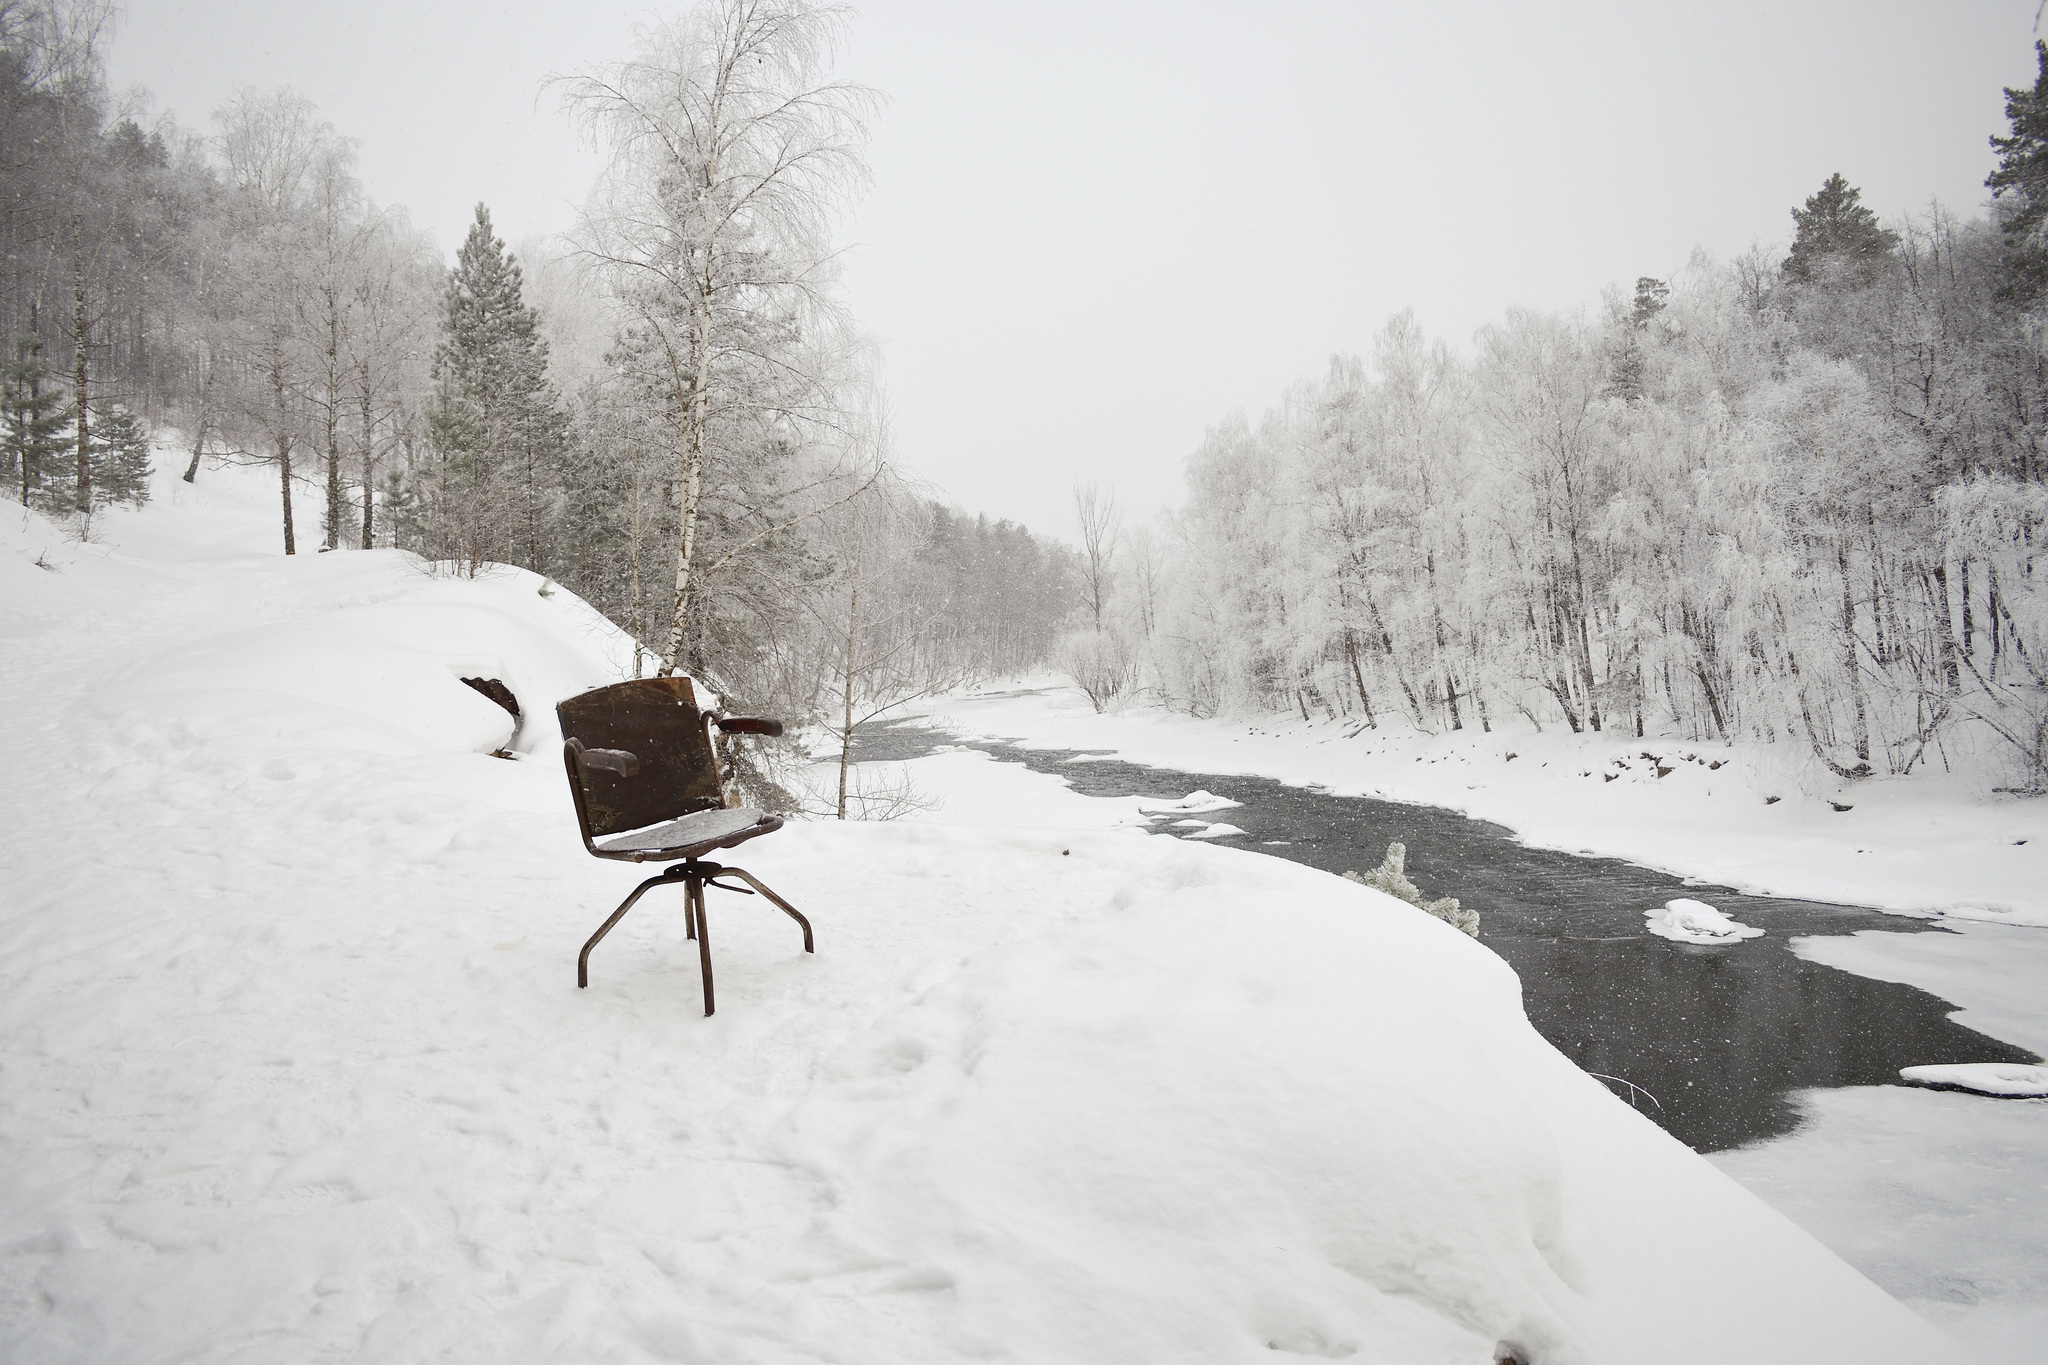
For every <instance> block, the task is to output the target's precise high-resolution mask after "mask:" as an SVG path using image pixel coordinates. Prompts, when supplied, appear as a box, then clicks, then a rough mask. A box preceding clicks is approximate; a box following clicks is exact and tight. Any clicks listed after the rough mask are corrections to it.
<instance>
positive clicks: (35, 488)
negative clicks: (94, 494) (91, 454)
mask: <svg viewBox="0 0 2048 1365" xmlns="http://www.w3.org/2000/svg"><path fill="white" fill-rule="evenodd" d="M49 378H50V367H49V366H48V365H46V364H44V363H43V356H42V344H41V343H40V342H39V341H38V340H37V339H36V336H35V333H34V332H33V331H31V330H29V329H28V328H26V327H25V328H23V329H22V332H21V334H20V336H18V337H17V338H16V339H15V342H14V361H13V363H12V364H11V365H9V366H8V367H7V371H6V374H5V377H4V394H5V397H4V402H5V405H6V406H5V411H4V413H0V459H5V461H6V474H7V482H8V486H9V488H10V489H12V490H15V491H17V492H18V493H19V495H20V497H21V501H22V503H23V504H24V505H26V506H37V505H40V504H44V503H46V502H47V501H48V494H46V493H45V492H44V490H43V480H44V478H45V476H53V475H58V474H61V473H62V472H63V466H62V465H61V464H60V463H59V462H60V461H61V460H62V458H63V457H64V456H65V455H67V454H68V453H70V450H71V442H70V441H69V440H68V439H66V434H67V433H68V432H69V430H70V428H71V425H72V417H71V413H70V410H69V409H67V408H64V407H61V406H60V404H61V401H62V397H63V395H62V392H61V391H60V390H58V389H54V388H46V387H45V381H46V380H48V379H49Z"/></svg>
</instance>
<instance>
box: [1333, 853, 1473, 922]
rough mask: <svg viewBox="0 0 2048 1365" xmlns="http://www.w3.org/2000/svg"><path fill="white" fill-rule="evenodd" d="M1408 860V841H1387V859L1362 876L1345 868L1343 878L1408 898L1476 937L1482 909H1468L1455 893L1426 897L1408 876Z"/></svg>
mask: <svg viewBox="0 0 2048 1365" xmlns="http://www.w3.org/2000/svg"><path fill="white" fill-rule="evenodd" d="M1407 861H1408V846H1407V845H1406V844H1400V843H1394V844H1388V845H1387V859H1386V861H1385V862H1383V863H1381V864H1380V865H1379V866H1378V867H1376V868H1374V869H1373V870H1372V871H1370V872H1368V873H1366V874H1365V875H1364V876H1362V877H1361V876H1360V875H1358V873H1356V872H1346V873H1345V874H1344V880H1346V881H1348V882H1357V883H1358V884H1359V885H1360V886H1369V887H1371V888H1372V889H1373V890H1375V891H1384V892H1386V893H1387V894H1388V895H1389V896H1392V897H1393V898H1394V899H1395V900H1403V901H1407V902H1408V903H1409V904H1410V905H1412V906H1415V907H1416V908H1418V909H1420V910H1421V911H1422V912H1423V913H1424V914H1429V915H1435V916H1436V917H1437V918H1438V919H1440V920H1442V921H1443V922H1444V923H1446V924H1448V925H1450V926H1451V927H1452V928H1453V929H1458V930H1461V931H1463V932H1464V933H1467V934H1470V935H1471V936H1472V937H1473V938H1478V937H1479V912H1478V911H1477V910H1467V909H1465V908H1464V907H1463V906H1461V905H1459V904H1458V898H1457V897H1456V896H1444V897H1442V898H1441V899H1438V900H1433V901H1426V900H1424V899H1423V898H1422V892H1421V891H1420V890H1419V889H1417V887H1416V885H1415V883H1414V882H1411V881H1409V880H1408V874H1407V872H1406V870H1405V868H1406V864H1407Z"/></svg>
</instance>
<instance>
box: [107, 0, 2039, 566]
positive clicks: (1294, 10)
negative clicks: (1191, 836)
mask: <svg viewBox="0 0 2048 1365" xmlns="http://www.w3.org/2000/svg"><path fill="white" fill-rule="evenodd" d="M2036 8H2037V0H1946V2H1945V3H1934V2H1928V3H1920V2H1918V0H1899V2H1897V3H1886V2H1885V0H1864V2H1863V3H1799V2H1798V0H1791V3H1784V2H1782V0H1781V2H1780V3H1754V4H1752V3H1726V2H1724V3H1718V4H1714V5H1698V6H1687V5H1649V4H1644V3H1640V0H1638V3H1632V4H1571V5H1565V4H1553V5H1547V6H1546V5H1532V4H1528V3H1520V4H1496V3H1490V2H1489V3H1467V4H1462V5H1442V4H1434V3H1431V4H1423V3H1411V4H1390V3H1384V4H1383V3H1366V2H1364V0H1360V2H1358V3H1350V4H1342V3H1321V4H1311V3H1292V4H1289V3H1270V2H1269V3H1264V4H1248V3H1220V2H1218V3H1200V2H1184V3H1174V4H1153V3H1109V2H1107V0H1099V2H1098V3H1094V4H1082V3H1068V2H1067V0H1033V2H1032V3H1014V4H994V3H967V2H966V0H955V2H954V3H942V2H941V0H872V2H871V3H868V4H865V5H863V6H862V7H861V13H860V15H859V17H858V18H857V19H856V20H855V22H854V25H853V28H852V33H851V40H850V42H849V45H848V47H847V49H846V51H845V53H844V54H843V57H842V60H841V62H840V65H839V73H840V74H841V75H843V76H846V77H848V78H851V79H855V80H859V81H863V82H865V83H867V84H869V85H872V86H874V87H876V88H878V89H880V90H881V91H883V92H884V93H885V94H886V95H887V96H888V98H889V101H890V103H889V106H888V108H887V110H886V112H885V113H884V114H883V116H882V117H881V119H880V120H879V121H878V123H877V125H876V127H875V138H874V144H873V148H872V154H871V161H872V164H873V168H874V176H875V180H874V186H873V189H872V190H871V192H870V193H869V195H868V196H867V198H866V200H865V201H864V202H863V203H862V204H861V205H860V206H859V208H858V209H857V211H855V212H854V213H853V214H851V215H850V216H849V217H848V219H847V222H846V226H845V234H844V235H845V238H846V240H847V241H848V242H849V243H851V244H853V249H852V253H851V256H850V262H851V264H850V269H849V272H848V280H847V283H848V288H849V290H850V293H851V298H852V303H853V306H854V309H855V311H856V313H857V314H858V315H859V317H860V319H861V320H862V322H863V324H864V325H865V326H866V327H867V329H868V330H869V331H870V332H872V333H873V334H874V335H875V336H876V337H878V338H879V340H880V341H881V343H882V346H883V349H884V354H885V356H886V358H887V373H888V380H889V389H890V394H891V401H892V406H893V431H894V437H895V447H896V451H897V456H898V460H899V462H900V463H902V464H904V465H906V466H908V467H909V468H910V469H912V470H913V471H914V472H916V473H918V474H920V475H922V476H923V477H924V478H926V479H928V480H930V481H931V482H933V483H935V484H937V485H939V487H940V488H941V489H943V491H944V492H945V494H946V495H947V496H949V497H950V498H951V499H952V500H954V501H957V502H959V503H960V504H962V505H964V506H966V507H968V508H969V509H971V510H974V511H986V512H988V513H990V514H991V515H996V516H1009V517H1012V518H1016V519H1020V520H1023V521H1025V522H1026V523H1027V524H1029V525H1031V526H1032V527H1033V528H1034V529H1037V530H1043V531H1050V532H1054V533H1057V534H1061V535H1065V536H1069V537H1071V535H1072V527H1071V522H1072V513H1071V510H1070V490H1071V487H1072V485H1073V484H1074V482H1075V481H1076V480H1078V479H1094V480H1099V481H1100V482H1102V483H1103V484H1104V485H1106V486H1109V487H1111V488H1113V489H1114V490H1115V491H1116V493H1117V494H1118V496H1119V498H1120V499H1121V500H1122V502H1123V504H1124V505H1125V507H1126V508H1127V509H1128V510H1129V511H1131V512H1132V513H1133V514H1135V515H1138V516H1146V515H1150V514H1151V513H1152V512H1153V511H1154V510H1156V509H1157V508H1159V507H1160V506H1163V505H1170V504H1173V503H1176V502H1178V501H1179V497H1180V471H1181V467H1182V463H1183V461H1184V460H1185V459H1186V457H1187V455H1188V454H1189V453H1190V452H1191V451H1192V450H1193V448H1194V447H1195V445H1196V444H1197V443H1198V442H1199V441H1200V439H1201V436H1202V431H1203V429H1204V427H1206V426H1207V425H1208V424H1210V423H1212V422H1214V421H1216V420H1217V419H1219V418H1220V417H1222V416H1224V415H1225V414H1227V413H1229V412H1230V411H1232V410H1233V409H1237V408H1244V409H1248V410H1250V411H1252V412H1253V413H1254V414H1256V413H1257V411H1258V410H1260V409H1261V408H1263V407H1264V406H1266V405H1267V404H1268V403H1270V402H1271V401H1272V400H1273V399H1274V398H1275V397H1276V396H1277V395H1278V393H1279V391H1280V390H1281V389H1282V388H1283V387H1285V386H1286V385H1287V384H1288V383H1290V382H1291V381H1293V380H1294V379H1296V378H1299V377H1301V376H1303V375H1306V374H1310V373H1313V372H1316V371H1319V370H1320V369H1321V368H1322V367H1323V364H1324V361H1325V359H1326V357H1327V356H1328V355H1329V354H1330V353H1331V352H1332V351H1338V350H1364V349H1366V348H1367V347H1368V346H1369V345H1370V342H1371V338H1372V336H1373V333H1374V332H1376V331H1377V330H1378V329H1379V327H1380V326H1381V325H1382V323H1383V322H1384V321H1385V320H1386V318H1387V317H1388V316H1389V315H1390V314H1392V313H1394V312H1395V311H1397V310H1399V309H1401V308H1404V307H1412V308H1413V309H1414V310H1415V312H1416V314H1417V316H1418V317H1419V319H1420V320H1421V322H1422V324H1423V326H1424V327H1425V328H1427V329H1428V330H1429V331H1430V332H1431V333H1432V334H1435V335H1441V336H1445V337H1448V338H1449V339H1451V340H1452V341H1453V342H1454V343H1456V344H1459V345H1461V346H1463V345H1466V344H1468V343H1469V339H1470V337H1471V335H1472V333H1473V331H1474V330H1475V329H1476V328H1478V327H1479V326H1480V325H1481V324H1483V323H1485V322H1487V321H1488V320H1489V319H1492V318H1496V317H1498V316H1499V315H1500V314H1501V312H1502V311H1503V310H1504V309H1505V308H1507V307H1508V306H1510V305H1513V304H1525V305H1532V306H1536V307H1540V308H1546V309H1569V308H1581V307H1583V308H1588V309H1591V308H1595V307H1597V306H1598V304H1599V300H1600V296H1601V291H1602V290H1603V289H1604V288H1606V287H1608V286H1610V285H1621V286H1630V285H1632V284H1633V282H1634V280H1635V278H1636V277H1637V276H1638V275H1645V274H1648V275H1660V276H1662V275H1669V274H1671V273H1672V272H1674V271H1676V270H1677V269H1679V268H1680V267H1681V266H1683V265H1684V264H1685V262H1686V259H1687V258H1688V257H1689V256H1690V254H1691V253H1692V251H1693V249H1694V248H1695V247H1701V248H1704V249H1705V250H1707V251H1708V252H1710V253H1713V254H1715V255H1717V256H1727V255H1730V254H1733V253H1735V252H1738V251H1740V250H1742V249H1744V248H1745V247H1747V246H1748V245H1749V244H1750V243H1751V242H1753V241H1766V242H1768V241H1783V240H1786V239H1788V238H1789V236H1790V232H1791V219H1790V217H1789V215H1788V210H1789V209H1790V208H1791V207H1792V206H1793V205H1795V204H1798V203H1800V202H1801V201H1803V200H1804V199H1805V197H1806V196H1807V195H1809V194H1811V193H1812V192H1813V191H1814V190H1815V189H1817V188H1818V187H1819V185H1820V183H1821V181H1822V180H1824V179H1826V178H1827V176H1828V175H1829V174H1830V173H1831V172H1834V171H1840V172H1842V174H1844V175H1845V176H1847V177H1848V178H1849V180H1850V182H1851V183H1852V184H1855V185H1857V186H1859V187H1861V189H1862V191H1863V197H1864V202H1865V203H1867V204H1869V205H1870V206H1871V207H1873V208H1875V209H1876V210H1878V212H1879V213H1881V214H1884V215H1887V216H1890V215H1895V214H1900V213H1905V212H1909V211H1916V210H1920V209H1924V207H1925V206H1926V205H1927V203H1928V202H1929V201H1930V200H1932V199H1939V200H1941V201H1942V202H1943V203H1944V204H1946V205H1948V206H1950V207H1951V208H1956V209H1962V210H1969V211H1974V210H1975V209H1976V208H1977V207H1978V206H1979V205H1980V204H1981V203H1982V201H1983V199H1984V191H1983V188H1982V186H1983V180H1984V177H1985V175H1986V174H1987V173H1988V172H1989V171H1990V169H1991V166H1992V155H1991V152H1990V150H1989V147H1988V145H1987V143H1986V138H1987V137H1988V136H1989V135H1990V134H1991V133H1993V132H2003V131H2004V130H2005V123H2004V105H2003V97H2002V95H2001V93H2000V87H2002V86H2005V85H2031V84H2032V81H2033V76H2034V70H2035V65H2034V55H2033V50H2032V46H2031V44H2032V41H2033V37H2034V23H2035V13H2036ZM656 12H665V11H659V10H657V9H656V8H655V7H650V6H648V5H646V4H609V3H592V2H591V0H578V2H577V3H569V4H564V3H560V2H559V0H556V3H548V4H541V3H534V2H533V0H496V2H495V3H488V4H486V3H476V2H475V0H428V2H426V3H422V0H407V2H405V3H400V2H398V0H352V3H350V4H347V5H317V6H316V5H298V4H280V3H277V0H126V4H125V15H124V18H123V20H122V23H121V25H120V27H119V29H118V30H117V32H116V34H115V38H114V42H113V44H112V47H111V49H110V62H109V65H110V68H111V74H112V76H113V79H114V82H115V84H116V85H117V86H121V85H125V84H128V83H131V82H132V83H135V84H138V85H141V86H143V87H146V88H147V89H148V90H149V92H150V93H151V94H152V95H153V96H154V97H155V100H156V102H157V105H158V106H159V107H160V108H167V109H169V110H171V111H172V112H174V113H175V114H176V116H177V118H178V119H179V121H180V122H181V123H183V124H185V125H186V126H187V127H193V128H201V129H204V128H206V127H207V126H208V125H207V116H208V114H209V113H210V111H211V110H212V109H213V108H214V107H216V106H217V105H219V104H220V103H221V102H222V101H223V100H224V99H226V98H227V97H228V95H230V94H231V93H232V92H233V90H234V89H235V88H236V87H238V86H241V85H245V84H253V85H258V86H277V85H289V86H291V87H293V88H295V89H297V90H298V91H299V92H301V93H302V94H304V95H306V96H307V97H308V98H310V99H311V100H313V101H314V102H315V103H316V104H317V105H319V107H320V110H321V112H322V113H323V115H325V116H326V117H327V118H328V119H329V120H330V121H332V122H333V123H334V124H335V126H336V127H337V128H339V129H340V130H341V131H342V132H343V133H345V134H347V135H349V136H352V137H355V138H358V139H360V140H361V144H362V146H361V166H362V173H363V178H364V180H365V182H366V184H367V185H368V187H369V190H370V192H371V194H372V195H373V196H374V197H375V198H377V199H378V200H379V201H381V202H384V203H391V204H404V205H406V206H407V207H408V208H409V209H410V210H411V213H412V217H413V219H414V221H415V222H417V223H420V224H421V225H423V226H425V227H427V228H429V229H430V230H432V231H433V233H434V234H435V236H436V237H437V238H438V240H439V241H440V244H441V246H442V247H443V249H444V251H446V252H447V253H448V254H449V255H450V257H451V259H452V256H453V253H454V249H455V247H456V246H457V245H459V243H460V242H461V239H462V235H463V233H464V231H465V230H466V227H467V223H468V221H469V217H470V214H471V210H472V207H473V205H474V204H475V203H476V202H477V201H478V200H483V201H485V202H487V203H488V204H489V205H490V206H491V210H492V214H493V217H494V219H495V222H496V225H497V228H498V231H499V234H500V235H501V236H503V237H505V238H506V239H507V240H512V241H516V240H519V239H522V238H525V237H528V236H530V235H533V234H538V233H546V232H556V231H563V230H566V229H568V228H569V227H570V226H572V224H573V222H574V220H575V213H576V208H577V205H578V204H579V203H580V202H581V200H582V198H583V195H584V192H585V190H586V189H587V187H588V186H589V184H590V181H591V179H592V177H593V175H594V174H595V170H596V164H595V160H594V158H593V155H592V153H591V152H590V151H589V150H588V149H587V148H586V147H584V146H582V145H581V144H580V142H579V139H578V137H577V135H576V131H575V129H574V128H573V127H572V126H571V124H570V123H569V121H568V120H567V119H566V118H565V117H564V116H563V115H562V114H561V113H560V112H559V109H558V107H557V105H556V102H555V100H554V99H553V98H552V96H550V95H547V94H545V93H543V91H542V88H541V87H542V82H543V81H544V79H545V78H546V77H547V76H548V75H550V74H551V73H563V74H574V73H579V72H582V71H585V70H589V69H591V68H593V67H596V66H599V65H602V64H604V63H606V62H609V61H613V60H616V59H618V58H619V57H621V56H622V55H624V54H625V53H626V52H627V51H628V49H629V47H630V44H631V41H632V33H633V28H634V25H635V24H636V23H638V22H642V21H644V20H645V19H646V18H647V16H649V15H650V14H652V13H656Z"/></svg>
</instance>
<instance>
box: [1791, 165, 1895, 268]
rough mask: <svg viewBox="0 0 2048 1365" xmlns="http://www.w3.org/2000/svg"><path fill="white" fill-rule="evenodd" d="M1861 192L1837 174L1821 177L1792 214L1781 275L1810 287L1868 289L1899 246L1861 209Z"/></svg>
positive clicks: (1889, 234)
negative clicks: (1833, 283)
mask: <svg viewBox="0 0 2048 1365" xmlns="http://www.w3.org/2000/svg"><path fill="white" fill-rule="evenodd" d="M1862 198H1863V192H1862V191H1861V190H1858V189H1857V188H1856V187H1855V186H1854V185H1851V184H1850V183H1849V182H1848V181H1846V180H1844V179H1843V178H1842V176H1841V173H1840V172H1839V171H1838V172H1836V173H1835V174H1834V175H1831V176H1829V177H1828V178H1827V181H1826V183H1824V184H1823V185H1822V186H1821V187H1820V190H1819V192H1818V193H1816V194H1814V195H1811V196H1810V197H1809V198H1808V199H1807V201H1806V207H1805V208H1804V209H1794V210H1792V222H1793V223H1794V224H1795V225H1796V226H1797V228H1798V233H1797V235H1796V236H1795V237H1794V238H1793V241H1792V254H1791V255H1789V256H1787V257H1786V258H1785V274H1786V275H1788V276H1789V277H1791V278H1792V279H1795V280H1800V281H1803V282H1806V283H1811V282H1813V281H1814V280H1815V279H1825V278H1830V277H1842V278H1847V279H1848V280H1850V281H1851V282H1853V283H1857V284H1868V283H1869V282H1870V281H1871V280H1873V279H1875V278H1876V276H1877V272H1878V271H1879V269H1881V268H1882V267H1883V265H1884V263H1885V261H1887V260H1888V259H1890V257H1891V254H1892V250H1893V248H1895V247H1897V246H1898V244H1899V238H1898V234H1897V233H1893V232H1887V231H1886V230H1885V229H1884V228H1882V227H1880V226H1879V225H1878V221H1877V215H1876V214H1875V213H1872V212H1871V211H1870V210H1869V209H1867V208H1865V207H1863V204H1862V202H1861V201H1862Z"/></svg>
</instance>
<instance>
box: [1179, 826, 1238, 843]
mask: <svg viewBox="0 0 2048 1365" xmlns="http://www.w3.org/2000/svg"><path fill="white" fill-rule="evenodd" d="M1242 833H1244V831H1243V830H1241V829H1239V828H1238V827H1237V826H1236V825H1222V824H1218V825H1211V826H1209V827H1208V828H1207V829H1198V830H1196V831H1195V832H1194V833H1192V834H1187V835H1183V836H1182V837H1183V838H1187V839H1228V838H1230V837H1232V836H1233V835H1238V834H1242Z"/></svg>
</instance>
